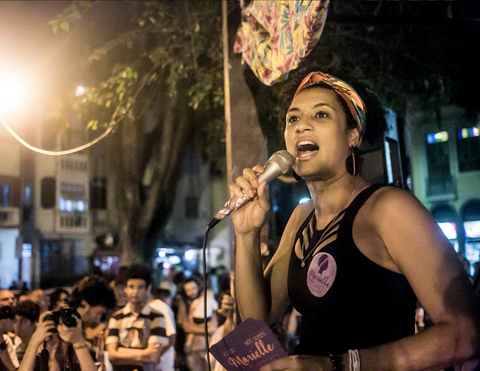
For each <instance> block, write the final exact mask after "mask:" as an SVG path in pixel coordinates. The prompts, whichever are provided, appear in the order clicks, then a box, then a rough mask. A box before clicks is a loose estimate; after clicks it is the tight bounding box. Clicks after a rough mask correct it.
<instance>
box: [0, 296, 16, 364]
mask: <svg viewBox="0 0 480 371" xmlns="http://www.w3.org/2000/svg"><path fill="white" fill-rule="evenodd" d="M14 318H15V315H14V314H13V309H12V307H11V306H9V305H4V306H2V307H0V369H1V370H4V369H5V370H8V371H15V370H16V369H17V368H18V366H19V364H18V359H17V355H16V354H15V348H14V347H13V343H12V340H11V339H10V336H8V335H7V333H8V332H12V331H13V319H14Z"/></svg>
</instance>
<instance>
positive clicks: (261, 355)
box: [210, 318, 288, 371]
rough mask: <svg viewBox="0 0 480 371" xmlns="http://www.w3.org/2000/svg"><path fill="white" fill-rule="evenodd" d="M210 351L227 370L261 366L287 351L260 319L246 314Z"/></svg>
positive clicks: (285, 355)
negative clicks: (244, 318)
mask: <svg viewBox="0 0 480 371" xmlns="http://www.w3.org/2000/svg"><path fill="white" fill-rule="evenodd" d="M210 353H211V354H212V355H213V356H214V357H215V359H216V360H217V361H218V362H219V363H220V364H221V365H222V366H223V367H224V368H225V369H226V370H227V371H233V370H260V368H261V367H262V366H264V365H266V364H268V363H270V362H272V361H274V360H276V359H278V358H283V357H287V355H288V354H287V352H286V351H285V349H283V348H282V346H281V345H280V342H279V341H278V339H277V338H276V336H275V335H274V334H273V332H272V330H271V329H270V327H269V326H268V325H267V324H266V323H265V322H263V321H259V320H256V319H253V318H247V319H246V320H245V321H243V322H242V323H240V324H239V325H238V326H237V327H236V328H235V329H234V330H233V331H232V332H230V333H229V334H228V335H227V336H225V337H224V338H223V339H222V340H220V341H219V342H218V343H216V344H214V345H212V346H211V347H210Z"/></svg>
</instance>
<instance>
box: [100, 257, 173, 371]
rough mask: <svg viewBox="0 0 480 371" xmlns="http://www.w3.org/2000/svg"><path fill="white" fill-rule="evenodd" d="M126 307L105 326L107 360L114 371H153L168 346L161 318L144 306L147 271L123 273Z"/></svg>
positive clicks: (149, 279)
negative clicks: (106, 332) (106, 327)
mask: <svg viewBox="0 0 480 371" xmlns="http://www.w3.org/2000/svg"><path fill="white" fill-rule="evenodd" d="M125 279H126V287H125V293H126V294H127V297H128V303H127V305H126V306H125V307H124V308H123V309H121V310H119V311H117V312H115V313H114V314H113V316H112V318H110V322H109V324H108V337H107V340H106V342H105V343H106V346H107V352H108V358H109V360H110V362H111V363H112V365H113V369H114V370H115V371H130V370H135V369H136V370H139V371H141V370H143V371H153V370H155V365H156V363H158V361H159V359H160V356H161V354H162V353H163V352H165V350H166V349H167V346H168V344H169V339H168V337H167V336H166V330H165V318H164V316H163V315H162V314H161V313H160V312H158V311H156V310H155V309H153V308H152V307H151V306H150V305H149V304H148V294H149V292H150V290H151V288H152V274H151V271H150V269H149V268H148V267H146V266H143V265H136V264H135V265H132V266H130V267H129V268H128V270H127V271H126V272H125Z"/></svg>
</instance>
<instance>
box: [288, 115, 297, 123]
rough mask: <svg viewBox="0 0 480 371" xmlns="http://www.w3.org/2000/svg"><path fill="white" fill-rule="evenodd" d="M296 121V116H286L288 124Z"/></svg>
mask: <svg viewBox="0 0 480 371" xmlns="http://www.w3.org/2000/svg"><path fill="white" fill-rule="evenodd" d="M297 121H298V116H290V117H288V118H287V123H288V124H294V123H295V122H297Z"/></svg>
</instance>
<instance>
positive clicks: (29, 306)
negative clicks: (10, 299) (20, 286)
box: [13, 300, 40, 362]
mask: <svg viewBox="0 0 480 371" xmlns="http://www.w3.org/2000/svg"><path fill="white" fill-rule="evenodd" d="M39 317H40V307H39V305H38V304H37V303H35V302H33V301H31V300H24V301H22V302H20V303H18V304H17V306H16V307H15V322H14V324H13V328H14V330H15V339H14V345H15V352H16V354H17V358H18V361H19V362H22V359H23V355H24V354H25V351H26V350H27V346H28V343H29V342H30V339H31V338H32V335H33V333H34V332H35V330H36V329H37V323H38V319H39Z"/></svg>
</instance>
